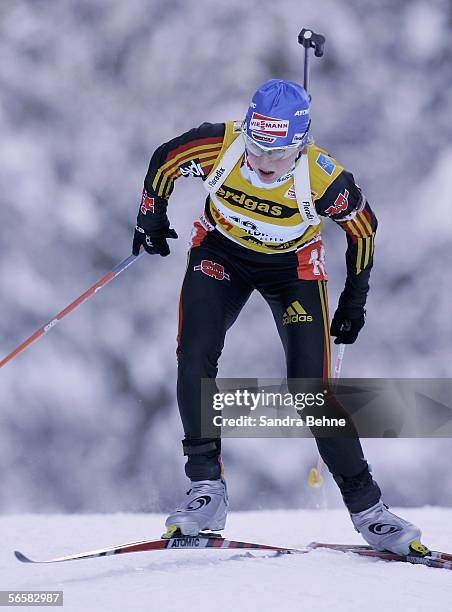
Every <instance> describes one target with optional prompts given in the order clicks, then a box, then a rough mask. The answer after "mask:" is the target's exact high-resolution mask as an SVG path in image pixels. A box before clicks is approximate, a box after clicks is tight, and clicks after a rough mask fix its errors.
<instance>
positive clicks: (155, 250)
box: [132, 224, 178, 257]
mask: <svg viewBox="0 0 452 612" xmlns="http://www.w3.org/2000/svg"><path fill="white" fill-rule="evenodd" d="M168 225H169V224H168ZM177 237H178V236H177V234H176V231H175V230H173V229H172V228H170V227H169V226H168V228H166V229H164V230H163V231H162V230H161V231H158V232H155V231H149V230H147V231H146V230H145V229H144V228H142V227H140V226H139V225H137V226H136V227H135V233H134V235H133V245H132V254H133V255H135V256H137V255H138V254H139V252H140V248H141V247H143V249H144V250H145V251H146V253H149V254H150V255H157V254H158V255H161V256H162V257H166V256H167V255H169V254H170V248H169V245H168V241H167V238H177Z"/></svg>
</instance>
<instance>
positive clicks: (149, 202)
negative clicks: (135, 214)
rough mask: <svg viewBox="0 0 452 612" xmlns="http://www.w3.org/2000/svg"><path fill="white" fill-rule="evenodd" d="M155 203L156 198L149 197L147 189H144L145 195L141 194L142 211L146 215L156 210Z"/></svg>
mask: <svg viewBox="0 0 452 612" xmlns="http://www.w3.org/2000/svg"><path fill="white" fill-rule="evenodd" d="M154 204H155V200H154V198H151V197H149V196H148V192H147V191H146V189H143V195H142V196H141V204H140V211H141V212H142V213H143V215H146V214H147V213H148V212H150V213H153V212H155V210H154Z"/></svg>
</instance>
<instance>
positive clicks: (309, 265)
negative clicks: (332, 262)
mask: <svg viewBox="0 0 452 612" xmlns="http://www.w3.org/2000/svg"><path fill="white" fill-rule="evenodd" d="M297 258H298V267H297V272H298V278H300V279H302V280H328V275H327V273H326V270H325V248H324V246H323V242H322V239H321V238H317V239H315V240H313V241H312V242H311V243H308V244H306V245H304V246H302V247H300V249H298V250H297Z"/></svg>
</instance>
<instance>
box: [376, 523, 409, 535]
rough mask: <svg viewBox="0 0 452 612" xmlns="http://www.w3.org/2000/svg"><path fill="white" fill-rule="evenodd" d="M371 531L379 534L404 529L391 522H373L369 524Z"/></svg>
mask: <svg viewBox="0 0 452 612" xmlns="http://www.w3.org/2000/svg"><path fill="white" fill-rule="evenodd" d="M369 531H370V532H371V533H376V534H378V535H387V534H388V533H397V531H402V528H401V527H399V526H398V525H391V524H390V523H372V525H369Z"/></svg>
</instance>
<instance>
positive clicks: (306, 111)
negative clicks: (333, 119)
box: [294, 108, 309, 117]
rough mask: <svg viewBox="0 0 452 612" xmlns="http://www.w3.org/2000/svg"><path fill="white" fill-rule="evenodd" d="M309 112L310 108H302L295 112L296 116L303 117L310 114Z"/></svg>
mask: <svg viewBox="0 0 452 612" xmlns="http://www.w3.org/2000/svg"><path fill="white" fill-rule="evenodd" d="M308 114H309V109H308V108H301V109H300V110H297V111H295V112H294V117H302V116H303V115H308Z"/></svg>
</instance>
